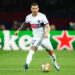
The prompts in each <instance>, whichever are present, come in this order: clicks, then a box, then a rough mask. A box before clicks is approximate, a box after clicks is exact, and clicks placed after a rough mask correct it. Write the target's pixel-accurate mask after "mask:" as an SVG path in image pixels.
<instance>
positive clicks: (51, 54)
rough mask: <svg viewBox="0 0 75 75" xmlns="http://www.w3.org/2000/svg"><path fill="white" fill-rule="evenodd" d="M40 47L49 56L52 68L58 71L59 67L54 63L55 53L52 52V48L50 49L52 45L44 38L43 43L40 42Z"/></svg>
mask: <svg viewBox="0 0 75 75" xmlns="http://www.w3.org/2000/svg"><path fill="white" fill-rule="evenodd" d="M41 45H42V46H43V47H45V48H46V50H47V52H48V53H49V55H50V58H51V60H52V63H53V65H54V67H55V68H56V69H57V70H59V69H60V67H59V65H58V64H57V62H56V55H55V53H54V52H53V47H52V45H51V43H50V41H49V39H48V38H44V39H43V41H42V42H41Z"/></svg>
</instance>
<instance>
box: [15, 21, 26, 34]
mask: <svg viewBox="0 0 75 75" xmlns="http://www.w3.org/2000/svg"><path fill="white" fill-rule="evenodd" d="M24 25H25V22H24V23H22V25H21V26H20V27H19V29H18V30H17V31H16V32H15V35H18V33H19V31H20V30H21V29H22V28H23V26H24Z"/></svg>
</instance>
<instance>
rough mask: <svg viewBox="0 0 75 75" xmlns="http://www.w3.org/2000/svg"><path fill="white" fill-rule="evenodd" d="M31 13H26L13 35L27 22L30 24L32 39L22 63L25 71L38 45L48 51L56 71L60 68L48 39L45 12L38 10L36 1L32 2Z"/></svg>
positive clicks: (47, 23) (48, 28) (48, 27)
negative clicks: (23, 20)
mask: <svg viewBox="0 0 75 75" xmlns="http://www.w3.org/2000/svg"><path fill="white" fill-rule="evenodd" d="M31 12H32V13H31V14H29V15H27V17H26V19H25V22H24V23H23V24H22V25H21V26H20V28H19V29H18V30H17V31H16V32H15V35H17V34H18V33H19V31H20V30H21V29H22V28H23V27H24V26H25V25H27V24H30V25H31V28H32V31H33V39H32V41H31V48H30V51H29V53H28V55H27V58H26V62H25V64H24V68H25V71H27V70H28V68H29V64H30V63H31V61H32V56H33V55H34V53H35V51H36V50H37V48H38V46H39V45H41V46H43V47H44V48H45V49H46V51H47V52H48V53H49V55H50V58H51V60H52V63H53V65H54V67H55V68H56V70H57V71H59V70H60V67H59V65H58V64H57V62H56V56H55V53H54V52H53V47H52V45H51V42H50V40H49V37H50V36H49V32H50V25H49V22H48V20H47V18H46V16H45V14H43V13H40V12H39V6H38V4H37V3H32V5H31Z"/></svg>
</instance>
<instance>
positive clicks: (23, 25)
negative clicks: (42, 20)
mask: <svg viewBox="0 0 75 75" xmlns="http://www.w3.org/2000/svg"><path fill="white" fill-rule="evenodd" d="M28 20H29V19H28V17H26V20H25V22H23V23H22V25H21V26H20V27H19V29H18V30H17V31H16V32H15V35H18V33H19V31H20V30H21V29H23V28H24V27H26V26H29V25H30V24H29V22H28Z"/></svg>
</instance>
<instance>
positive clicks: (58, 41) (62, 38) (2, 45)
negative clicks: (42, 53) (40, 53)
mask: <svg viewBox="0 0 75 75" xmlns="http://www.w3.org/2000/svg"><path fill="white" fill-rule="evenodd" d="M32 38H33V35H32V31H20V33H19V35H18V36H15V31H9V30H4V31H0V50H29V49H30V42H31V40H32ZM50 41H51V43H52V46H53V48H54V49H57V50H64V49H67V50H73V49H75V31H50ZM39 50H43V48H42V47H41V46H39Z"/></svg>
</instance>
